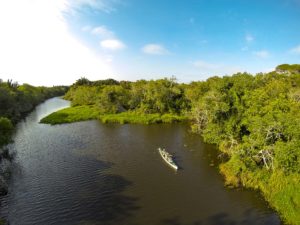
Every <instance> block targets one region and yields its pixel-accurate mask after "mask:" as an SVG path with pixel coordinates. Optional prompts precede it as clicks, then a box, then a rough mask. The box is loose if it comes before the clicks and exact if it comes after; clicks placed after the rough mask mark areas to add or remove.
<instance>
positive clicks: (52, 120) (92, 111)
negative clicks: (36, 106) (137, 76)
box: [41, 105, 187, 125]
mask: <svg viewBox="0 0 300 225" xmlns="http://www.w3.org/2000/svg"><path fill="white" fill-rule="evenodd" d="M93 119H98V120H100V121H101V122H102V123H120V124H125V123H134V124H155V123H174V122H182V121H186V120H187V117H186V116H181V115H176V114H170V113H166V114H159V113H152V114H144V113H143V114H142V113H139V112H136V111H127V112H122V113H115V114H102V113H101V112H100V111H99V110H98V109H97V107H95V106H86V105H85V106H75V107H69V108H66V109H62V110H59V111H57V112H54V113H51V114H50V115H48V116H46V117H44V118H43V119H41V123H45V124H51V125H56V124H63V123H73V122H79V121H86V120H93Z"/></svg>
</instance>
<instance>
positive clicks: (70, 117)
mask: <svg viewBox="0 0 300 225" xmlns="http://www.w3.org/2000/svg"><path fill="white" fill-rule="evenodd" d="M99 116H100V112H99V111H98V110H97V109H96V108H95V107H94V106H76V107H69V108H66V109H61V110H59V111H57V112H54V113H51V114H50V115H48V116H46V117H44V118H43V119H41V121H40V122H41V123H46V124H51V125H55V124H63V123H73V122H78V121H86V120H93V119H98V118H99Z"/></svg>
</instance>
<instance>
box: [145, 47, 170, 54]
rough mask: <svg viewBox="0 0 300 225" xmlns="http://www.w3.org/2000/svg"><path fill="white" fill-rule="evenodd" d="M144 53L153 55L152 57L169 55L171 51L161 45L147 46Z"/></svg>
mask: <svg viewBox="0 0 300 225" xmlns="http://www.w3.org/2000/svg"><path fill="white" fill-rule="evenodd" d="M142 51H143V52H144V53H146V54H151V55H166V54H169V51H168V50H167V49H166V48H165V47H164V46H162V45H159V44H147V45H145V46H144V47H143V48H142Z"/></svg>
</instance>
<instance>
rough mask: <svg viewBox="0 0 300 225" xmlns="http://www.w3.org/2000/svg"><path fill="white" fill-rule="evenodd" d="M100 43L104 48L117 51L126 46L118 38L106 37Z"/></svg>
mask: <svg viewBox="0 0 300 225" xmlns="http://www.w3.org/2000/svg"><path fill="white" fill-rule="evenodd" d="M100 45H101V47H102V48H104V49H108V50H112V51H117V50H122V49H124V48H126V45H125V44H124V43H123V42H122V41H120V40H118V39H106V40H103V41H101V42H100Z"/></svg>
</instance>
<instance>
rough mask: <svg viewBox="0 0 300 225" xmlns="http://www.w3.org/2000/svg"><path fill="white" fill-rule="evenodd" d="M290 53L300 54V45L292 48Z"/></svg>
mask: <svg viewBox="0 0 300 225" xmlns="http://www.w3.org/2000/svg"><path fill="white" fill-rule="evenodd" d="M290 53H293V54H297V55H298V54H300V45H298V46H296V47H295V48H292V49H291V50H290Z"/></svg>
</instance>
